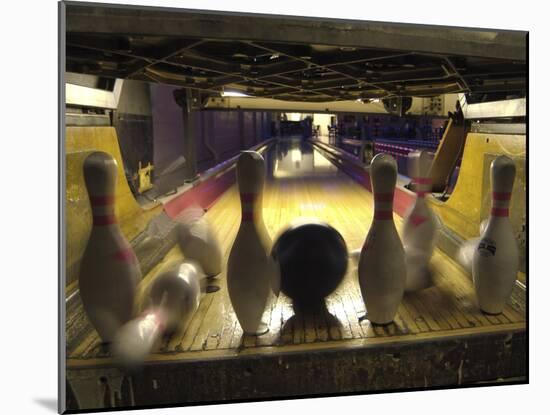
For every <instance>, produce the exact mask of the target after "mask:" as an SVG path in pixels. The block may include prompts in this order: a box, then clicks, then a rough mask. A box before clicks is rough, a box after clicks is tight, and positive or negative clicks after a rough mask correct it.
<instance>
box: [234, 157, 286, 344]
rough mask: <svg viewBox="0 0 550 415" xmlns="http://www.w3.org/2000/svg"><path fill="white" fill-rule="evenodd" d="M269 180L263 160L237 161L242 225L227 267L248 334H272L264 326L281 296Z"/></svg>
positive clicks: (242, 158)
mask: <svg viewBox="0 0 550 415" xmlns="http://www.w3.org/2000/svg"><path fill="white" fill-rule="evenodd" d="M264 180H265V165H264V159H263V157H262V156H261V155H260V154H259V153H256V152H254V151H243V152H242V153H241V154H240V156H239V159H238V161H237V183H238V187H239V194H240V199H241V212H242V213H241V214H242V216H241V225H240V227H239V231H238V232H237V237H236V238H235V241H234V242H233V246H232V247H231V252H230V254H229V260H228V263H227V289H228V291H229V298H230V300H231V304H232V305H233V309H234V310H235V314H236V315H237V319H238V320H239V323H240V325H241V327H242V329H243V331H244V333H246V334H254V335H260V334H263V333H265V332H266V331H267V330H268V327H267V325H266V324H264V323H262V321H261V318H262V314H263V312H264V310H265V308H266V306H267V303H268V300H269V297H270V292H271V289H273V291H274V292H275V293H277V294H278V292H279V274H278V272H277V268H276V264H275V263H274V262H273V260H272V259H271V257H270V255H269V252H270V250H271V246H270V245H271V241H270V238H269V234H268V233H267V228H266V227H265V224H264V221H263V216H262V198H263V188H264Z"/></svg>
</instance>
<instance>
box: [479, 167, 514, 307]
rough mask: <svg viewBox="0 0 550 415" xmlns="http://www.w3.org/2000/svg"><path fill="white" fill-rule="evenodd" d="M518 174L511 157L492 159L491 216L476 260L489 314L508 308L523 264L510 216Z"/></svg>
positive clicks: (482, 302) (481, 294) (481, 302)
mask: <svg viewBox="0 0 550 415" xmlns="http://www.w3.org/2000/svg"><path fill="white" fill-rule="evenodd" d="M515 175H516V166H515V164H514V161H513V160H512V159H510V158H509V157H507V156H499V157H497V158H496V159H495V160H493V162H492V163H491V187H492V192H493V193H492V201H493V202H492V207H491V216H490V217H489V222H488V223H487V228H486V229H485V232H483V234H482V235H481V239H480V241H479V244H478V246H477V248H476V250H475V251H474V257H473V262H472V271H473V272H472V275H473V279H474V287H475V292H476V297H477V300H478V303H479V307H480V308H481V310H482V311H484V312H486V313H489V314H499V313H501V312H502V310H503V309H504V306H505V305H506V302H507V301H508V299H509V298H510V295H511V294H512V290H513V288H514V284H515V281H516V277H517V272H518V268H519V250H518V246H517V242H516V238H515V235H514V231H513V229H512V224H511V223H510V219H509V205H510V198H511V196H512V189H513V187H514V178H515Z"/></svg>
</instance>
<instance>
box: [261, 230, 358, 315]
mask: <svg viewBox="0 0 550 415" xmlns="http://www.w3.org/2000/svg"><path fill="white" fill-rule="evenodd" d="M271 256H272V257H273V259H274V260H275V261H277V262H278V264H279V267H280V274H281V291H282V292H283V293H284V294H286V295H287V296H288V297H290V298H291V299H292V300H293V301H294V303H295V304H301V305H314V304H317V303H319V302H321V301H323V299H324V298H325V297H326V296H327V295H329V294H330V293H332V292H333V291H334V290H335V289H336V287H338V285H339V284H340V282H342V279H343V278H344V275H345V274H346V269H347V266H348V251H347V248H346V243H345V241H344V238H342V235H340V233H339V232H338V231H337V230H336V229H334V228H333V227H331V226H330V225H328V224H325V223H301V224H298V225H293V226H290V227H289V228H288V229H287V230H285V231H284V232H282V233H281V234H280V235H279V237H278V238H277V240H276V241H275V244H274V245H273V249H272V251H271Z"/></svg>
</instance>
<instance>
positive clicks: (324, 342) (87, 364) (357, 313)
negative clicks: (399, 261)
mask: <svg viewBox="0 0 550 415" xmlns="http://www.w3.org/2000/svg"><path fill="white" fill-rule="evenodd" d="M264 157H265V159H266V162H267V165H268V169H269V171H268V180H267V183H266V189H265V194H264V202H263V206H264V209H263V215H264V220H265V223H266V226H267V228H268V231H269V234H270V236H271V238H272V239H275V238H276V237H277V235H278V233H279V232H280V231H281V230H283V229H285V227H286V226H287V225H288V224H289V223H290V222H291V221H292V220H294V219H295V218H298V217H309V218H316V219H318V220H321V221H324V222H327V223H329V224H330V225H331V226H333V227H334V228H336V229H337V230H338V231H339V232H340V233H341V234H342V236H343V237H344V239H345V241H346V244H347V248H348V251H352V250H354V249H357V248H360V247H361V245H362V243H363V241H364V238H365V236H366V234H367V232H368V229H369V226H370V223H371V221H372V216H373V200H372V195H371V193H370V192H369V191H368V190H367V189H366V188H365V187H364V186H362V185H361V184H360V183H358V182H357V181H356V180H354V179H353V178H352V176H353V175H348V174H346V173H345V172H344V171H343V169H342V166H343V165H344V164H345V163H346V161H345V160H344V159H340V160H339V162H338V163H333V162H331V161H329V158H331V159H332V158H334V157H335V155H334V154H332V156H331V154H330V153H329V152H327V149H326V148H325V149H323V148H319V147H317V146H314V145H312V144H310V143H299V142H282V141H280V142H272V143H271V144H270V146H268V148H267V150H266V151H265V152H264ZM327 157H328V158H327ZM337 166H338V167H337ZM401 190H402V191H403V192H407V190H406V189H401ZM206 215H207V218H208V219H209V221H210V223H211V224H212V227H213V229H214V231H215V232H216V234H217V237H218V239H219V241H220V242H221V244H222V250H223V252H224V255H225V263H226V262H227V256H228V255H229V250H230V249H231V245H232V242H233V240H234V238H235V236H236V232H237V229H238V227H239V221H240V202H239V197H238V192H237V189H236V186H235V185H232V186H231V187H229V188H228V190H227V191H225V192H224V193H223V194H221V195H220V197H219V198H218V199H217V200H216V201H215V203H213V204H212V205H211V207H210V208H209V209H208V211H207V213H206ZM394 218H395V221H396V224H397V227H398V230H399V231H400V227H401V224H402V219H401V217H400V216H399V215H397V214H396V213H395V212H394ZM138 255H139V252H138ZM181 257H182V254H181V252H180V251H179V249H178V247H177V246H174V247H173V248H171V249H170V250H167V253H166V254H165V255H164V256H163V257H162V259H161V260H160V262H158V263H156V264H154V266H152V267H151V269H150V270H148V272H147V273H146V275H145V276H144V278H143V280H142V281H141V283H140V286H139V289H140V293H141V295H143V294H144V293H145V291H146V288H147V287H148V285H149V283H150V282H151V280H152V278H153V277H154V275H155V274H156V273H157V272H158V271H159V270H160V269H161V268H162V267H163V265H164V264H166V263H169V262H170V261H171V260H173V259H177V258H181ZM431 266H432V268H433V272H434V280H435V285H434V286H433V287H431V288H428V289H425V290H423V291H420V292H416V293H412V294H406V295H405V297H404V298H403V301H402V303H401V305H400V307H399V310H398V314H397V316H396V318H395V321H394V323H392V324H390V325H387V326H374V325H372V324H371V323H370V322H369V321H368V320H367V319H362V318H361V317H362V316H363V315H364V314H365V308H364V304H363V301H362V299H361V294H360V291H359V286H358V283H357V269H356V265H355V264H354V262H353V261H352V260H351V259H350V260H349V263H348V269H347V273H346V276H345V278H344V281H343V282H342V284H341V285H340V286H339V287H338V288H337V289H336V291H335V292H334V293H332V294H331V295H329V296H328V297H327V299H326V307H322V308H320V309H319V310H317V311H315V312H308V313H304V312H302V311H301V310H299V309H294V307H293V305H292V303H291V301H290V300H289V299H288V298H287V297H285V296H284V295H283V294H281V295H280V296H279V298H278V299H277V301H276V302H275V303H273V304H272V306H271V307H270V308H269V309H267V310H266V312H265V314H264V320H265V321H266V322H267V323H268V324H269V331H268V332H267V333H266V334H264V335H262V336H258V337H255V336H248V335H243V333H242V329H241V328H240V326H239V324H238V322H237V320H236V317H235V314H234V313H233V310H232V307H231V304H230V301H229V298H228V294H227V287H226V279H225V269H224V270H223V271H222V273H221V274H220V275H219V276H218V277H216V278H215V279H213V280H211V281H210V283H211V284H212V285H218V286H219V287H220V289H219V290H218V291H216V292H212V293H208V294H204V296H203V298H202V301H201V304H200V307H199V309H198V311H197V312H196V314H195V316H194V317H193V319H192V321H191V323H190V325H189V326H188V328H187V330H186V331H185V332H182V333H177V334H175V335H173V336H172V337H169V338H164V339H163V341H162V342H161V344H159V345H158V347H157V348H156V349H155V350H154V353H152V354H151V355H150V356H149V357H148V358H147V360H146V362H145V364H144V365H143V367H141V368H140V369H139V370H134V371H131V372H128V371H125V370H123V369H121V368H119V367H118V366H117V364H116V363H115V361H114V360H113V359H112V358H111V356H110V354H109V352H108V349H107V348H106V347H105V346H103V345H102V344H101V342H100V340H99V338H98V336H97V334H96V333H95V332H94V331H93V330H92V331H89V332H87V334H86V335H81V336H80V338H79V341H77V342H75V341H73V342H68V344H69V345H70V346H68V349H67V362H66V367H67V378H68V383H69V385H70V392H69V402H70V404H69V409H75V410H76V409H83V410H84V409H94V408H103V407H145V406H151V405H174V404H190V403H198V402H212V401H226V400H231V401H235V400H238V401H240V400H250V399H266V398H274V397H282V398H284V397H293V396H315V395H331V394H346V393H360V392H373V391H380V390H395V389H418V388H425V387H438V386H441V387H443V386H451V385H452V386H456V385H466V384H474V383H481V382H498V381H504V382H514V381H521V380H523V379H525V376H526V318H525V311H524V310H525V308H524V297H523V300H522V299H521V294H520V295H519V296H518V295H516V296H514V301H513V302H512V303H511V304H509V305H508V306H507V307H506V309H505V310H504V312H503V313H502V314H500V315H495V316H492V315H486V314H483V313H482V312H481V311H479V309H478V307H477V305H476V301H475V295H474V291H473V286H472V281H471V279H470V277H469V275H467V274H466V273H465V272H464V270H463V269H462V268H461V267H460V266H459V265H458V264H457V263H456V262H455V261H454V260H453V259H452V258H451V257H449V256H448V255H447V254H446V253H445V252H444V251H443V250H440V249H436V251H435V253H434V255H433V257H432V261H431ZM144 274H145V273H144ZM523 295H524V293H523ZM518 298H519V300H518ZM67 317H68V319H69V318H70V315H68V316H67Z"/></svg>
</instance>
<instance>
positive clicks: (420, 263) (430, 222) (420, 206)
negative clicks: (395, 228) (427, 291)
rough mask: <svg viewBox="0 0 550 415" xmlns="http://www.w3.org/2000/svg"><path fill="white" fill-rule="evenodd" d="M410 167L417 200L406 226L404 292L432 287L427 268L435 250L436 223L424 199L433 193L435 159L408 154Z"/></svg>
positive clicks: (422, 154) (408, 215)
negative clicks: (431, 172)
mask: <svg viewBox="0 0 550 415" xmlns="http://www.w3.org/2000/svg"><path fill="white" fill-rule="evenodd" d="M409 163H410V175H411V177H412V183H413V186H414V191H415V192H416V200H415V203H414V205H413V206H412V208H411V210H410V211H409V212H408V213H407V214H406V215H405V221H404V224H403V248H404V249H405V262H406V264H407V280H406V282H405V290H406V291H416V290H419V289H422V288H426V287H428V286H430V285H431V284H432V282H431V275H430V271H429V269H428V264H429V262H430V259H431V257H432V253H433V250H434V248H435V238H436V232H437V221H436V219H435V215H434V214H433V212H432V210H431V209H430V208H429V206H428V204H427V203H426V199H425V196H426V195H427V194H429V193H430V192H431V190H432V188H431V187H432V186H431V178H430V177H429V171H430V167H431V164H432V159H431V157H430V155H429V153H428V152H427V151H414V152H412V153H411V154H409Z"/></svg>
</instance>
